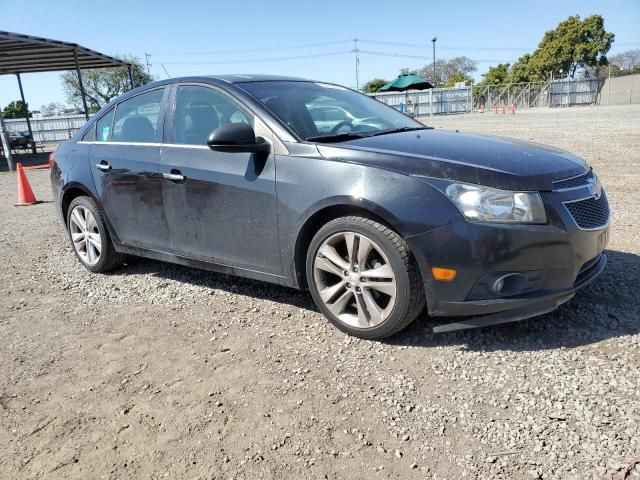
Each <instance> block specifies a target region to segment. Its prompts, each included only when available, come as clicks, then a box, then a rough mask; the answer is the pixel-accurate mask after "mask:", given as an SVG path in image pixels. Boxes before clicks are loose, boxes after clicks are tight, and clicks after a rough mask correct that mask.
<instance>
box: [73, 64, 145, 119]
mask: <svg viewBox="0 0 640 480" xmlns="http://www.w3.org/2000/svg"><path fill="white" fill-rule="evenodd" d="M121 60H123V61H125V62H128V63H131V76H132V77H133V84H134V86H135V87H139V86H141V85H144V84H145V83H149V82H150V81H151V80H153V78H152V77H151V75H149V74H147V72H146V71H145V70H144V68H143V66H142V64H141V63H140V61H139V60H138V59H137V58H136V57H132V56H123V57H121ZM61 79H62V88H63V90H64V92H65V94H66V96H67V100H68V101H69V103H71V104H73V105H74V106H76V107H80V108H81V107H82V94H81V92H80V83H79V81H78V76H77V74H76V72H73V71H69V72H65V73H63V74H62V76H61ZM82 83H83V85H84V90H85V94H86V98H87V106H88V108H89V111H90V112H97V111H98V110H100V108H101V107H102V106H104V105H106V104H107V103H109V102H110V101H111V100H113V99H114V98H116V97H117V96H119V95H122V94H123V93H124V92H126V91H128V90H130V89H131V84H130V82H129V72H128V70H127V67H116V68H96V69H90V70H83V71H82Z"/></svg>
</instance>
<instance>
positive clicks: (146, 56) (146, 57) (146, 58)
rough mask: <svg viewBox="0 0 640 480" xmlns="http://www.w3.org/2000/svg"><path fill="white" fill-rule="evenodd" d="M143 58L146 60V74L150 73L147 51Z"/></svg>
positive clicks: (149, 55) (149, 57) (149, 56)
mask: <svg viewBox="0 0 640 480" xmlns="http://www.w3.org/2000/svg"><path fill="white" fill-rule="evenodd" d="M144 58H145V60H146V62H147V75H151V72H150V68H149V67H150V65H149V59H151V54H149V53H145V54H144Z"/></svg>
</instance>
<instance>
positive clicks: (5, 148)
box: [0, 109, 13, 170]
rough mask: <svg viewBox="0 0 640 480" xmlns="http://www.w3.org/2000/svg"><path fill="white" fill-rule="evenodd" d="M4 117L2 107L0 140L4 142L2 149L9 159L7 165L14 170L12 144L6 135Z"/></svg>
mask: <svg viewBox="0 0 640 480" xmlns="http://www.w3.org/2000/svg"><path fill="white" fill-rule="evenodd" d="M5 132H6V130H5V129H4V119H3V118H2V109H0V142H2V151H3V152H4V158H6V159H7V165H8V166H9V170H13V159H12V158H11V146H10V145H9V140H8V139H7V136H6V135H5Z"/></svg>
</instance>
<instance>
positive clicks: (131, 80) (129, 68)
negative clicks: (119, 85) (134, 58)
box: [127, 63, 136, 90]
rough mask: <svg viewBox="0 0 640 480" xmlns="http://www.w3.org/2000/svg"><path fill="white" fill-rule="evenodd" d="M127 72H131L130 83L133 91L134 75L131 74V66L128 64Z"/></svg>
mask: <svg viewBox="0 0 640 480" xmlns="http://www.w3.org/2000/svg"><path fill="white" fill-rule="evenodd" d="M127 71H128V72H129V83H131V90H133V89H134V88H136V87H135V85H134V84H133V74H132V73H131V64H130V63H127Z"/></svg>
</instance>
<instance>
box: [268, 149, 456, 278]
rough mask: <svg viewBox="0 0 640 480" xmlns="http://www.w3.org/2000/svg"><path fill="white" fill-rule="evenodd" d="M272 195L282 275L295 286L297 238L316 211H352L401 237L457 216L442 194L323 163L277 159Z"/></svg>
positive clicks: (396, 176) (388, 175)
mask: <svg viewBox="0 0 640 480" xmlns="http://www.w3.org/2000/svg"><path fill="white" fill-rule="evenodd" d="M277 192H278V227H279V233H280V246H281V247H280V248H281V258H282V259H283V272H284V275H285V277H287V283H290V284H292V285H297V284H298V283H299V282H298V278H299V273H300V272H299V271H298V270H299V268H297V267H296V265H297V263H298V264H299V262H297V261H296V260H297V259H299V256H300V251H299V248H300V238H301V237H300V236H301V235H305V234H307V235H308V229H307V228H306V226H307V225H308V223H309V222H310V221H313V220H314V217H316V216H317V215H318V214H319V212H322V211H324V210H326V209H330V208H333V207H336V206H348V207H355V209H357V210H361V211H367V212H371V213H373V214H374V215H375V216H377V217H379V218H381V219H383V220H384V221H385V222H386V223H387V224H389V226H391V227H392V228H393V229H394V230H395V231H396V232H398V233H399V234H400V235H401V236H403V237H405V238H407V237H410V236H412V235H418V234H420V233H424V232H426V231H429V230H432V229H434V228H437V227H439V226H441V225H444V224H446V223H448V222H450V221H451V219H452V218H454V217H455V216H456V215H457V213H458V211H457V209H456V208H455V206H454V205H453V204H452V203H451V202H450V201H449V199H447V198H446V197H445V196H444V195H443V194H442V193H440V192H439V191H438V190H436V189H435V188H433V187H432V186H430V185H427V184H425V183H424V182H420V181H418V180H416V179H414V178H412V177H410V176H408V175H404V174H401V173H398V172H393V171H390V170H386V169H383V168H376V167H371V166H366V165H360V164H357V163H351V162H343V161H340V160H334V159H326V158H309V157H305V158H301V157H297V156H295V155H289V156H278V157H277ZM320 226H321V225H320ZM316 231H317V229H316ZM313 233H315V231H314V232H313ZM304 243H305V242H303V244H304ZM303 253H304V254H305V255H306V252H303Z"/></svg>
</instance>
